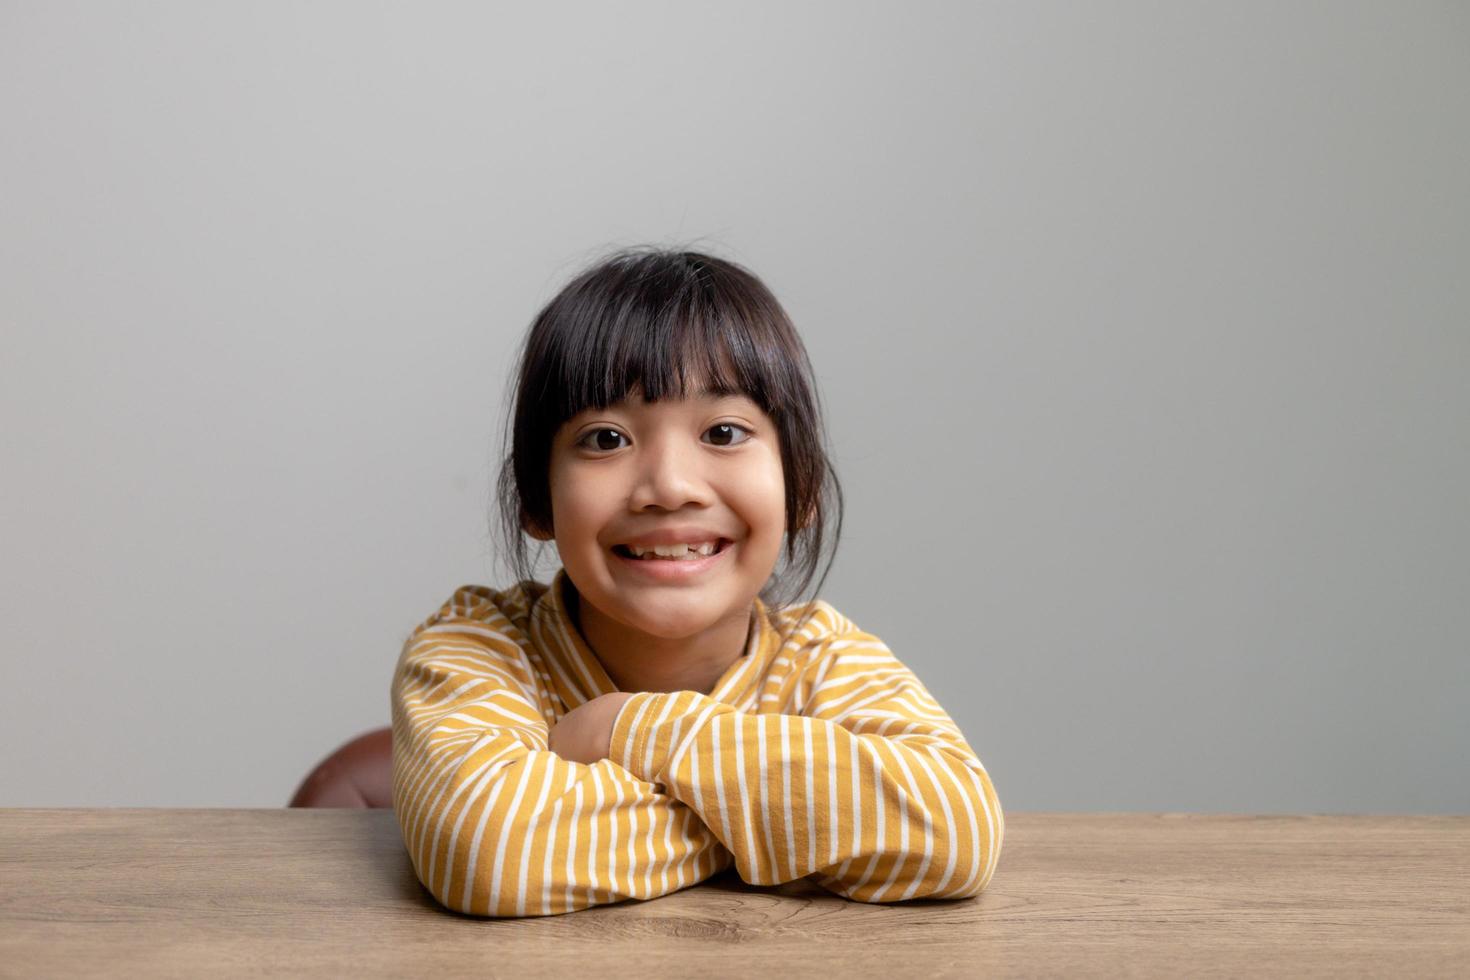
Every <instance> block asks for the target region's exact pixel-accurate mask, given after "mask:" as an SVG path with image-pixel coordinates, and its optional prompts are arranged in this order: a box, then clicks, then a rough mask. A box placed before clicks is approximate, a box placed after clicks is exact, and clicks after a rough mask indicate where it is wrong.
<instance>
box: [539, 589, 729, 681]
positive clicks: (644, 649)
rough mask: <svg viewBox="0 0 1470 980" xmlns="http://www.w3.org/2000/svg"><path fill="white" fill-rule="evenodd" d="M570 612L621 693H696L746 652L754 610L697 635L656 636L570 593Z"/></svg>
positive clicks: (721, 621) (579, 630)
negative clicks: (608, 614) (614, 617)
mask: <svg viewBox="0 0 1470 980" xmlns="http://www.w3.org/2000/svg"><path fill="white" fill-rule="evenodd" d="M569 591H570V592H571V596H570V597H569V601H568V603H567V612H568V614H569V616H570V618H571V620H572V623H573V624H574V625H575V626H576V628H577V631H578V632H579V633H581V634H582V638H583V639H584V640H585V641H586V642H587V646H588V647H590V648H591V649H592V652H593V654H594V655H595V656H596V657H597V659H598V661H599V662H600V663H601V664H602V668H603V670H605V671H607V676H608V677H609V678H611V680H612V682H613V683H614V684H616V685H617V688H618V690H619V691H630V692H635V693H636V692H640V691H660V692H667V691H697V692H699V693H700V694H705V695H708V694H710V693H712V692H713V690H714V686H715V682H716V681H718V680H719V679H720V678H721V677H722V676H723V675H724V673H725V671H727V670H729V669H730V665H731V664H733V663H735V661H737V660H739V659H740V657H741V656H742V655H743V654H744V653H745V648H746V644H747V643H748V642H749V640H750V631H751V630H752V629H753V628H754V623H755V621H754V618H753V616H752V612H753V611H754V605H753V604H752V606H751V607H750V608H749V609H746V610H743V611H737V612H735V613H732V614H731V615H729V616H726V617H724V618H722V619H720V620H719V621H717V622H715V623H714V624H712V625H711V626H710V627H709V628H708V629H706V630H703V631H702V632H699V633H696V634H694V635H693V636H684V637H673V638H670V637H664V636H653V635H651V634H648V633H644V632H643V631H642V630H637V629H633V628H632V627H629V626H627V625H625V624H623V623H620V622H617V621H616V620H613V619H610V618H608V617H607V616H604V615H603V614H602V612H601V610H599V609H597V608H596V607H595V606H592V605H591V604H590V603H584V602H582V597H581V595H580V594H579V593H578V592H577V591H576V590H575V589H570V590H569Z"/></svg>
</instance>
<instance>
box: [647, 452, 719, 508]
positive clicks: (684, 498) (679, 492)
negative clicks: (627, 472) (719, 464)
mask: <svg viewBox="0 0 1470 980" xmlns="http://www.w3.org/2000/svg"><path fill="white" fill-rule="evenodd" d="M644 447H645V448H644V451H643V453H641V454H640V456H639V459H638V462H637V467H638V470H637V477H636V480H635V483H634V485H633V491H632V494H631V496H630V498H629V501H628V503H629V506H630V507H631V508H632V509H633V510H634V511H644V510H648V509H649V508H650V507H656V508H659V509H661V510H667V511H677V510H679V509H680V508H682V507H685V506H687V505H689V504H694V505H697V506H708V505H709V504H710V503H712V502H713V493H712V491H711V489H710V485H709V479H708V475H707V474H706V473H705V471H704V464H705V459H704V457H703V455H702V454H701V453H700V451H699V447H698V446H695V445H691V444H688V442H687V440H681V439H679V438H659V439H656V440H653V441H651V442H645V443H644Z"/></svg>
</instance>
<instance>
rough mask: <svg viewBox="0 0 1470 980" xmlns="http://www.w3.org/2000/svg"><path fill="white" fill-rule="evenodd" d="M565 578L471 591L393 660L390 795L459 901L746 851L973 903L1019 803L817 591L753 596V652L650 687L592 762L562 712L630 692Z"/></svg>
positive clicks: (679, 867)
mask: <svg viewBox="0 0 1470 980" xmlns="http://www.w3.org/2000/svg"><path fill="white" fill-rule="evenodd" d="M569 587H570V583H569V581H568V580H567V579H566V570H565V569H560V570H558V572H557V573H556V575H555V577H554V578H553V580H552V582H551V583H550V585H547V584H545V583H541V582H536V581H530V580H527V581H523V582H520V583H517V584H516V585H514V586H512V587H510V588H508V589H505V590H498V591H497V590H493V589H489V588H486V587H485V586H479V585H466V586H462V587H461V588H459V589H457V590H456V591H455V593H454V594H453V595H452V596H451V597H450V598H449V599H448V601H446V602H445V603H444V605H443V606H442V607H441V608H440V609H439V610H438V612H436V613H434V614H433V615H432V616H430V617H429V618H428V619H427V620H425V621H424V622H423V623H421V624H420V625H419V626H417V627H416V628H415V629H414V630H413V632H412V634H411V635H410V636H409V638H408V640H407V641H406V642H405V643H404V646H403V652H402V654H401V655H400V657H399V660H398V664H397V667H396V669H395V671H394V675H393V683H392V689H391V693H392V710H393V809H394V812H395V814H396V816H397V819H398V823H399V827H400V829H401V831H402V833H403V840H404V843H405V845H406V846H407V848H408V852H409V856H410V858H411V860H412V863H413V866H414V870H415V872H416V873H417V875H418V878H419V880H420V881H421V882H422V883H423V884H424V886H425V887H426V888H427V889H428V890H429V892H430V893H431V894H432V895H433V896H434V897H435V899H437V900H438V901H439V902H440V904H442V905H444V906H445V907H446V908H449V909H453V910H455V911H457V912H463V913H466V914H470V915H480V916H532V915H557V914H560V913H563V912H571V911H574V910H577V909H583V908H587V907H589V906H593V905H602V904H607V903H610V902H619V901H624V900H626V899H630V898H633V899H642V900H646V899H650V898H656V897H658V896H660V895H666V894H668V893H670V892H673V891H678V890H679V889H681V888H687V887H689V886H690V885H693V884H696V883H698V882H700V881H702V880H704V879H706V878H708V877H709V876H711V875H713V874H715V873H717V872H719V871H722V870H724V869H725V868H728V867H729V866H730V865H731V864H732V863H733V864H734V866H735V868H736V870H737V872H738V873H739V875H740V877H741V878H742V879H744V880H745V881H746V882H748V883H750V884H753V885H775V884H780V883H782V882H786V881H792V880H794V879H797V878H802V877H806V876H809V875H810V876H811V877H812V880H813V881H815V882H817V883H818V884H820V885H821V886H822V887H824V888H826V889H828V890H830V891H833V892H836V893H837V894H840V895H844V896H846V897H848V898H851V899H856V900H858V901H863V902H892V901H902V900H905V899H911V898H967V897H971V896H974V895H978V894H979V893H980V892H981V890H982V889H984V888H985V886H986V885H987V884H988V883H989V881H990V878H991V875H992V874H994V872H995V864H996V860H997V858H998V857H999V856H1000V848H1001V840H1002V837H1003V836H1004V833H1005V818H1004V816H1003V815H1002V813H1001V808H1000V801H999V799H998V798H997V797H996V794H995V789H994V787H993V786H992V785H991V781H990V777H989V775H988V774H987V773H986V771H985V767H984V766H983V765H981V764H980V760H979V758H978V757H977V756H976V754H975V752H974V750H973V749H971V748H970V746H969V745H968V744H967V743H966V742H965V740H964V738H963V736H962V735H961V734H960V730H959V728H958V727H957V726H956V725H955V723H954V722H953V721H951V720H950V718H949V716H948V715H947V714H945V712H944V709H942V708H941V707H940V706H939V703H938V702H937V701H935V700H934V698H933V697H932V696H931V695H930V693H929V691H928V690H927V689H926V688H925V687H924V685H923V684H922V683H920V681H919V679H918V678H917V677H916V676H915V675H914V674H913V672H912V671H910V670H909V669H908V668H907V667H905V666H904V665H903V664H901V663H900V662H899V661H898V659H897V658H896V657H894V655H893V653H892V652H891V651H890V650H889V649H888V647H887V646H886V645H884V643H883V642H882V641H881V640H879V639H878V638H877V637H876V636H873V635H872V634H870V633H865V632H863V631H862V630H860V629H858V628H857V626H856V625H854V624H853V622H852V621H851V620H849V619H847V618H846V617H845V616H843V615H842V614H841V613H839V612H838V611H837V610H836V609H834V608H832V606H831V605H830V604H828V603H826V602H824V601H822V600H816V601H815V606H816V611H815V613H814V614H813V615H812V616H811V617H810V618H809V619H808V621H807V623H806V625H805V626H804V627H803V628H802V630H801V631H800V632H798V633H796V634H795V635H794V636H793V637H792V638H791V640H790V641H789V642H787V643H785V644H784V645H783V644H782V641H781V636H780V634H781V633H783V632H784V631H785V630H787V629H789V627H790V626H791V625H792V624H793V623H794V622H795V621H796V619H797V618H798V616H799V614H800V613H801V612H803V611H805V610H803V609H802V608H801V607H800V606H790V607H786V608H781V609H770V608H768V607H767V606H766V605H765V604H764V603H763V602H761V600H760V599H756V600H755V603H754V609H753V612H752V617H753V622H752V626H753V628H752V629H751V631H750V640H749V643H748V645H747V647H746V650H745V652H744V654H743V655H742V656H741V657H740V658H739V659H737V660H736V661H735V662H734V663H733V664H731V666H730V667H729V669H728V670H726V671H725V673H724V675H723V676H721V677H720V679H719V680H718V681H716V682H715V685H714V687H713V688H712V689H711V692H710V694H708V695H705V694H701V693H699V692H697V691H688V690H686V691H671V692H657V691H645V692H641V693H638V694H635V695H634V696H633V697H631V698H629V699H628V700H627V702H626V703H625V704H624V705H623V707H622V709H621V710H620V711H619V713H618V716H617V719H616V722H615V724H614V727H613V732H612V740H611V745H610V748H609V753H608V754H609V757H608V758H606V759H601V760H599V761H598V762H596V763H595V764H593V765H583V764H581V763H578V762H571V761H568V760H566V759H563V758H562V757H560V756H558V755H557V754H556V753H554V752H552V751H550V750H549V748H548V747H547V746H548V736H549V733H550V728H551V726H552V725H553V724H555V723H556V721H557V720H558V719H559V718H561V717H562V716H563V715H565V714H566V713H567V712H569V711H571V710H572V709H573V708H575V707H577V706H578V705H580V704H583V703H585V702H587V701H590V700H592V699H593V698H596V697H598V696H599V695H602V694H607V693H610V692H613V691H616V690H617V687H616V685H615V684H614V683H613V682H612V680H611V679H610V678H609V677H608V675H607V672H606V671H605V670H604V669H603V668H602V665H601V663H600V662H599V661H598V659H597V657H596V655H595V654H593V653H592V651H591V649H590V648H589V647H588V646H587V644H586V641H585V640H584V639H583V637H582V636H581V634H580V633H579V632H578V631H577V628H576V626H575V625H574V624H573V622H572V621H571V619H570V618H569V617H568V615H567V612H566V609H567V605H566V593H565V592H564V591H563V589H565V588H569Z"/></svg>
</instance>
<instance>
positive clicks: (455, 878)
mask: <svg viewBox="0 0 1470 980" xmlns="http://www.w3.org/2000/svg"><path fill="white" fill-rule="evenodd" d="M456 598H457V599H461V598H463V594H462V593H457V594H456ZM512 630H513V627H510V624H509V622H508V621H507V620H505V619H504V618H503V617H501V616H499V614H498V612H497V611H496V610H495V609H494V608H493V607H491V606H487V605H486V604H484V603H468V602H466V603H464V604H461V605H456V604H455V602H454V600H451V602H450V603H446V605H445V607H444V608H443V609H441V610H440V612H439V613H437V614H435V616H433V617H431V618H430V619H429V620H427V621H426V622H425V623H424V624H423V625H421V626H420V627H419V628H418V629H416V630H415V631H414V632H413V634H412V635H411V636H410V637H409V639H408V640H407V642H406V643H405V644H404V648H403V652H402V654H401V656H400V658H399V662H398V666H397V668H396V670H395V672H394V677H393V683H392V690H391V693H392V710H393V807H394V810H395V813H396V815H397V818H398V821H399V826H400V829H401V830H402V833H403V839H404V843H405V844H406V845H407V847H408V851H409V855H410V858H411V860H412V863H413V867H414V870H415V872H416V874H417V875H418V878H419V880H420V881H421V882H422V883H423V884H424V886H425V887H426V888H427V889H428V890H429V892H430V893H431V894H432V895H433V896H434V897H435V898H436V899H437V900H438V901H439V902H440V903H441V904H442V905H444V906H445V907H446V908H449V909H453V910H454V911H457V912H462V913H466V914H470V915H480V916H538V915H556V914H559V913H563V912H570V911H574V910H577V909H582V908H586V907H588V906H592V905H601V904H607V903H611V902H618V901H622V900H625V899H629V898H635V899H649V898H655V897H657V896H659V895H663V894H666V893H669V892H673V891H677V890H679V889H681V888H686V887H688V886H690V885H693V884H695V883H697V882H698V881H701V880H703V879H704V878H707V877H709V876H710V875H712V874H714V873H715V872H717V871H719V870H722V869H723V868H726V867H728V866H729V864H730V861H731V858H730V855H729V853H728V852H726V851H725V850H724V848H723V847H722V846H721V845H720V843H719V841H718V840H717V839H716V838H715V837H714V835H713V834H711V833H710V832H709V830H708V829H707V828H706V827H705V826H704V824H703V823H701V822H700V820H699V819H698V817H697V816H695V815H694V814H693V813H692V812H691V811H690V810H689V808H688V807H687V806H685V805H684V804H682V803H680V802H679V801H678V800H675V799H673V798H672V797H670V796H667V795H665V794H663V793H662V792H660V791H659V790H658V789H657V787H655V786H653V785H652V784H650V783H648V782H645V781H643V780H640V779H638V778H637V777H635V776H633V775H632V774H631V773H629V772H628V771H627V770H625V769H623V768H622V767H619V766H616V765H614V764H613V763H612V762H610V761H608V760H606V759H603V760H600V761H598V762H597V763H596V764H595V765H590V766H588V765H582V764H581V763H577V762H571V761H569V760H566V759H563V758H561V757H560V756H558V755H557V754H556V753H554V752H552V751H550V750H549V749H548V747H547V745H548V737H549V734H550V725H549V724H548V714H549V712H550V709H549V708H542V707H538V697H537V693H536V687H535V681H534V678H535V672H534V671H533V668H532V662H531V660H530V659H529V658H528V656H527V654H526V652H525V651H523V650H521V649H520V647H519V646H518V645H517V644H516V642H515V641H514V640H513V639H511V638H510V636H509V635H508V633H509V632H511V631H512ZM543 712H546V713H547V714H544V713H543ZM552 720H554V719H552Z"/></svg>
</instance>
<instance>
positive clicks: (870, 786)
mask: <svg viewBox="0 0 1470 980" xmlns="http://www.w3.org/2000/svg"><path fill="white" fill-rule="evenodd" d="M789 683H795V684H796V685H797V686H796V688H795V689H788V690H783V691H773V692H771V693H770V694H769V695H763V700H765V699H768V698H774V699H777V700H782V701H785V700H787V698H790V703H792V704H793V705H795V706H797V708H798V713H797V714H794V715H787V714H756V713H745V712H741V711H739V710H737V709H736V708H734V707H732V706H731V705H728V704H725V703H722V702H720V701H716V700H714V699H713V698H710V697H707V696H705V695H703V694H700V693H699V692H696V691H673V692H644V693H640V694H636V695H634V696H633V697H632V698H629V699H628V701H627V703H626V704H624V705H623V707H622V709H621V710H620V711H619V713H618V717H617V719H616V721H615V724H614V729H613V736H612V740H611V746H610V751H609V755H610V757H611V758H612V759H613V760H615V761H616V762H618V763H619V764H620V765H621V766H622V767H624V768H625V769H627V770H628V771H629V772H631V773H633V774H634V775H635V776H637V777H639V778H640V779H645V780H648V781H649V782H652V783H655V784H657V785H659V786H660V787H661V788H663V789H664V790H665V791H666V792H667V793H668V794H669V795H671V796H673V797H674V798H675V799H677V800H680V801H682V802H683V803H686V804H687V805H688V806H689V808H690V809H691V810H693V811H694V812H695V813H696V814H698V815H699V817H700V818H701V819H702V820H703V821H704V823H705V824H706V825H707V826H708V827H709V828H710V829H711V830H712V831H713V832H714V833H715V835H716V836H717V837H718V838H719V839H720V841H721V842H722V843H723V844H724V846H725V847H726V848H727V849H728V850H729V851H730V852H731V853H732V854H733V856H734V861H735V866H736V869H737V870H738V871H739V873H740V876H741V877H742V878H743V879H744V880H745V881H746V882H748V883H750V884H758V885H770V884H780V883H782V882H786V881H791V880H794V879H797V878H802V877H806V876H808V875H812V876H814V880H815V881H817V883H818V884H820V885H821V886H822V887H824V888H827V889H828V890H830V891H834V892H836V893H838V894H841V895H844V896H846V897H848V898H851V899H856V900H858V901H864V902H888V901H902V900H906V899H913V898H962V897H971V896H974V895H978V894H979V893H980V892H981V891H982V890H983V889H984V888H985V886H986V885H987V884H988V883H989V881H990V878H991V876H992V874H993V873H994V871H995V865H996V860H997V859H998V857H999V855H1000V847H1001V840H1002V837H1003V836H1004V831H1005V822H1004V816H1003V815H1002V813H1001V808H1000V801H999V799H998V798H997V796H996V794H995V789H994V787H993V786H992V784H991V781H990V777H989V775H988V774H987V773H986V771H985V768H984V766H982V765H981V764H980V760H979V759H978V758H977V757H976V755H975V753H974V751H973V750H972V749H971V748H970V747H969V745H968V744H967V743H966V742H965V740H964V738H963V737H962V736H961V734H960V731H959V729H958V728H957V727H956V726H955V724H954V722H953V721H951V720H950V718H949V717H948V715H946V714H945V712H944V710H943V709H942V708H941V707H940V706H939V704H938V702H937V701H935V700H934V698H933V697H932V696H931V695H930V694H929V692H928V691H927V690H926V689H925V688H924V686H923V684H922V683H920V681H919V679H918V678H917V677H916V676H915V675H914V674H913V673H912V672H911V671H910V670H909V669H908V668H907V667H905V666H904V665H903V664H902V663H900V662H899V661H898V660H897V658H895V657H894V656H893V654H892V652H891V651H889V649H888V648H887V646H885V645H884V644H883V642H882V641H881V640H879V639H878V638H877V637H874V636H872V635H871V634H867V633H861V632H858V633H847V634H839V635H834V636H830V637H828V638H826V639H824V640H823V641H822V642H821V644H820V645H819V647H818V648H817V649H816V650H815V651H814V653H813V655H811V656H810V657H808V658H806V660H805V662H804V663H803V664H801V665H799V666H798V668H796V669H794V671H793V675H792V677H791V678H790V679H788V680H787V681H784V682H782V685H783V687H784V686H785V685H786V684H789Z"/></svg>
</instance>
